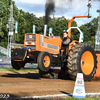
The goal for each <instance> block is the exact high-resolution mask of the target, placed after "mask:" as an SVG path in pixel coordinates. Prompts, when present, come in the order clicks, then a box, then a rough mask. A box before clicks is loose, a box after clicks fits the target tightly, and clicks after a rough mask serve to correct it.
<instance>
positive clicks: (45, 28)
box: [44, 24, 47, 36]
mask: <svg viewBox="0 0 100 100" xmlns="http://www.w3.org/2000/svg"><path fill="white" fill-rule="evenodd" d="M46 33H47V25H46V24H45V25H44V36H46Z"/></svg>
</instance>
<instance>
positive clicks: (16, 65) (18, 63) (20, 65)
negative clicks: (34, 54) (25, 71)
mask: <svg viewBox="0 0 100 100" xmlns="http://www.w3.org/2000/svg"><path fill="white" fill-rule="evenodd" d="M11 64H12V67H13V68H14V69H16V70H20V69H22V68H24V66H25V62H24V61H13V60H11Z"/></svg>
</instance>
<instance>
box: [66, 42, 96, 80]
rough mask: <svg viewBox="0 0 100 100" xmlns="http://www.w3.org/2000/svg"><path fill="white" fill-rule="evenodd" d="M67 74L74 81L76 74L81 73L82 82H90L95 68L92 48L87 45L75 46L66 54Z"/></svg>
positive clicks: (94, 55)
mask: <svg viewBox="0 0 100 100" xmlns="http://www.w3.org/2000/svg"><path fill="white" fill-rule="evenodd" d="M67 61H68V63H67V68H68V73H69V75H70V78H71V79H73V80H75V79H76V76H77V73H83V76H84V80H85V81H90V80H91V79H92V78H93V77H94V74H95V73H96V68H97V59H96V53H95V51H94V48H93V47H92V46H91V45H90V44H88V43H81V44H76V45H75V46H73V47H72V49H71V50H70V52H69V54H68V60H67Z"/></svg>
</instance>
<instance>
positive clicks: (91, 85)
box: [0, 71, 100, 96]
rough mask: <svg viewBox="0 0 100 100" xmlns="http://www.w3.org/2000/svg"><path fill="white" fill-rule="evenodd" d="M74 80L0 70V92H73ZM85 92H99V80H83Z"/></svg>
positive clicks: (28, 94) (34, 73)
mask: <svg viewBox="0 0 100 100" xmlns="http://www.w3.org/2000/svg"><path fill="white" fill-rule="evenodd" d="M74 85H75V81H72V80H62V79H46V78H41V77H40V76H39V74H38V73H36V72H17V71H16V72H15V71H14V72H10V71H6V72H3V71H1V72H0V94H1V93H2V94H3V93H6V94H10V95H14V96H42V95H53V94H66V93H70V94H72V93H73V89H74ZM85 91H86V93H97V92H100V80H98V81H95V80H93V81H91V82H85Z"/></svg>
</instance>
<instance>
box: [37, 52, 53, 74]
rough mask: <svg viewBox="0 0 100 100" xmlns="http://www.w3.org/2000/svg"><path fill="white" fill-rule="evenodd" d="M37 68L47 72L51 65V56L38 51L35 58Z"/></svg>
mask: <svg viewBox="0 0 100 100" xmlns="http://www.w3.org/2000/svg"><path fill="white" fill-rule="evenodd" d="M37 63H38V68H39V69H40V70H41V71H43V72H47V71H49V69H50V66H51V57H50V54H49V53H48V52H40V54H39V55H38V59H37Z"/></svg>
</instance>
